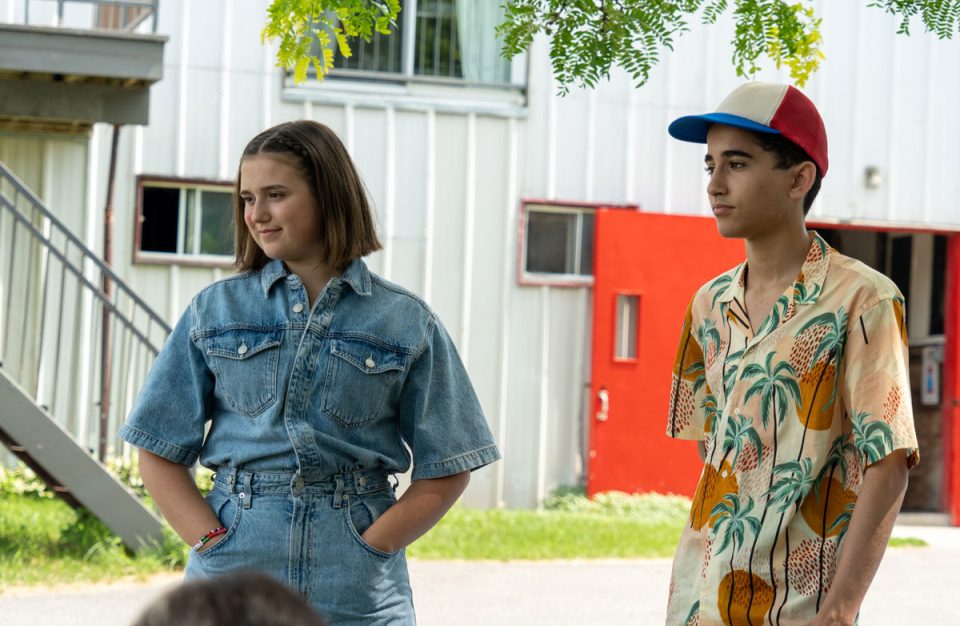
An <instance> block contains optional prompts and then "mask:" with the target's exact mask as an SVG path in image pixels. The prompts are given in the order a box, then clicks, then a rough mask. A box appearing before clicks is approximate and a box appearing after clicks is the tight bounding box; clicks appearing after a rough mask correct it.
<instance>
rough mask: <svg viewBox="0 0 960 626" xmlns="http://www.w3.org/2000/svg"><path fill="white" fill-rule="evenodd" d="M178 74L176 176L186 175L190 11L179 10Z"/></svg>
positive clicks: (185, 8)
mask: <svg viewBox="0 0 960 626" xmlns="http://www.w3.org/2000/svg"><path fill="white" fill-rule="evenodd" d="M180 18H181V21H180V29H181V31H180V42H181V46H180V76H179V81H178V83H177V85H178V89H177V163H176V172H177V176H180V177H183V176H186V169H187V71H188V69H189V68H188V64H187V60H188V59H187V57H188V55H189V54H190V11H189V9H187V7H186V6H184V7H182V10H181V11H180Z"/></svg>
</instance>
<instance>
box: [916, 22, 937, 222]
mask: <svg viewBox="0 0 960 626" xmlns="http://www.w3.org/2000/svg"><path fill="white" fill-rule="evenodd" d="M938 56H939V55H938V54H937V39H935V38H934V37H932V36H930V34H927V116H926V119H925V120H924V122H925V123H926V132H925V133H924V135H925V137H924V139H925V140H924V142H923V144H924V155H923V156H924V162H923V165H924V167H923V213H922V214H921V218H920V219H921V220H922V221H923V222H924V223H929V222H930V221H931V213H932V211H933V203H934V200H935V195H934V180H933V177H934V168H933V164H934V162H936V161H935V159H936V156H935V155H934V149H933V147H934V145H935V144H936V132H935V131H934V120H935V118H934V114H935V113H936V106H935V104H936V102H937V96H936V93H937V90H936V80H937V78H939V72H938V71H937V66H938V63H937V58H938ZM938 214H939V212H938Z"/></svg>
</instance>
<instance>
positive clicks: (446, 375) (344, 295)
mask: <svg viewBox="0 0 960 626" xmlns="http://www.w3.org/2000/svg"><path fill="white" fill-rule="evenodd" d="M208 421H209V426H210V430H209V433H208V434H207V435H206V439H205V438H204V429H205V426H206V423H207V422H208ZM120 437H122V438H123V439H124V440H126V441H128V442H130V443H131V444H133V445H135V446H137V447H139V448H144V449H146V450H149V451H150V452H153V453H155V454H157V455H159V456H162V457H164V458H166V459H169V460H171V461H174V462H176V463H182V464H184V465H192V464H193V463H194V462H195V461H196V460H197V459H198V458H199V460H200V463H202V464H203V465H205V466H206V467H209V468H212V469H217V468H221V467H228V468H230V467H232V468H243V469H247V470H253V471H273V472H294V471H298V470H299V471H302V472H311V473H315V474H321V475H332V474H336V473H339V472H344V471H351V470H355V469H358V468H380V469H382V470H383V471H385V472H387V473H394V472H405V471H406V470H407V469H409V467H410V463H411V457H410V453H409V452H408V451H407V449H406V446H407V445H408V446H409V447H410V450H411V451H412V453H413V457H412V461H413V475H412V478H413V480H418V479H421V478H437V477H441V476H447V475H450V474H456V473H458V472H462V471H465V470H472V469H476V468H478V467H481V466H483V465H486V464H487V463H491V462H493V461H495V460H497V459H498V458H500V454H499V452H498V450H497V448H496V445H495V444H494V441H493V436H492V434H491V433H490V429H489V427H488V426H487V422H486V419H485V418H484V416H483V411H482V409H481V407H480V403H479V401H478V400H477V397H476V394H475V393H474V390H473V387H472V385H471V384H470V381H469V379H468V377H467V374H466V371H465V370H464V367H463V363H462V362H461V361H460V357H459V355H458V354H457V351H456V348H455V347H454V345H453V342H452V341H451V339H450V337H449V335H448V334H447V332H446V330H445V329H444V328H443V325H442V324H441V323H440V320H439V319H438V318H437V317H436V315H435V314H434V313H433V312H432V311H431V310H430V309H429V308H428V307H427V305H426V304H424V303H423V301H421V300H420V299H419V298H417V297H416V296H414V295H413V294H411V293H409V292H408V291H406V290H404V289H402V288H400V287H398V286H396V285H394V284H392V283H390V282H388V281H386V280H383V279H382V278H380V277H379V276H376V275H375V274H372V273H371V272H370V271H369V270H368V269H367V267H366V265H365V264H364V263H363V261H361V260H359V259H358V260H355V261H354V262H353V263H352V264H351V265H350V266H349V267H348V268H347V270H346V271H345V272H344V274H343V275H342V276H340V277H337V278H334V279H333V280H331V281H330V282H329V283H328V284H327V286H326V287H325V288H324V290H323V292H322V293H321V294H320V296H319V297H318V298H317V300H316V302H315V303H314V306H313V308H312V309H311V308H310V306H309V303H308V301H307V292H306V289H305V288H304V286H303V283H302V282H301V281H300V278H299V277H297V276H296V275H292V274H289V273H288V272H287V270H286V269H285V267H284V265H283V263H281V262H280V261H271V262H269V263H268V264H267V265H266V266H265V267H264V268H263V269H262V270H260V271H259V272H246V273H244V274H240V275H237V276H233V277H230V278H226V279H224V280H221V281H219V282H217V283H214V284H213V285H211V286H209V287H207V288H206V289H204V290H203V291H201V292H200V293H199V294H198V295H197V296H196V297H195V298H194V300H193V301H192V303H191V304H190V307H189V308H188V310H187V311H186V312H185V313H184V315H183V317H182V318H181V319H180V321H179V323H178V324H177V326H176V327H175V328H174V331H173V333H172V334H171V336H170V338H169V340H168V341H167V344H166V345H165V346H164V348H163V350H162V351H161V353H160V355H159V356H158V357H157V360H156V362H155V364H154V366H153V369H152V370H151V372H150V374H149V376H148V377H147V380H146V382H145V384H144V387H143V389H142V390H141V392H140V396H139V398H138V399H137V402H136V404H135V405H134V408H133V411H132V412H131V414H130V415H129V417H128V418H127V422H126V424H124V425H123V427H122V428H121V430H120Z"/></svg>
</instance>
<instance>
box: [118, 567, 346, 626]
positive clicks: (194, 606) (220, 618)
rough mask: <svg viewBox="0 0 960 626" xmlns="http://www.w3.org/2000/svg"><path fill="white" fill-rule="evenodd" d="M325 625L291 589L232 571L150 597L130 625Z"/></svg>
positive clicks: (265, 578) (253, 574)
mask: <svg viewBox="0 0 960 626" xmlns="http://www.w3.org/2000/svg"><path fill="white" fill-rule="evenodd" d="M227 624H229V625H230V626H261V625H262V624H271V625H272V626H327V621H326V620H325V619H324V618H323V617H322V616H321V615H320V614H319V613H317V612H316V611H314V609H313V607H311V606H310V605H309V604H308V603H307V602H306V600H304V599H303V598H302V597H300V596H299V595H297V593H296V592H294V591H293V590H292V589H290V588H288V587H286V586H284V585H283V584H281V583H280V582H278V581H276V580H274V579H273V578H270V577H269V576H267V575H265V574H261V573H259V572H253V571H236V572H231V573H228V574H225V575H222V576H219V577H216V578H211V579H195V580H191V581H189V582H186V583H184V584H183V585H180V586H178V587H175V588H174V589H173V590H171V591H168V592H167V593H165V594H164V595H162V596H161V597H160V598H158V599H156V600H154V601H153V602H152V603H151V604H150V605H149V606H148V607H147V608H146V609H145V610H144V611H143V613H141V614H140V617H138V618H137V621H135V622H134V623H133V626H224V625H227Z"/></svg>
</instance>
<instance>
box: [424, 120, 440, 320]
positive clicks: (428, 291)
mask: <svg viewBox="0 0 960 626" xmlns="http://www.w3.org/2000/svg"><path fill="white" fill-rule="evenodd" d="M426 126H427V128H426V135H427V136H426V148H427V175H426V177H425V178H426V181H425V184H424V187H425V189H424V192H425V203H426V212H427V215H426V220H425V221H426V223H425V224H424V229H423V231H424V232H423V246H424V255H423V299H424V300H426V301H427V302H430V298H431V296H432V295H433V256H434V242H433V220H434V214H435V212H436V203H437V198H436V195H437V194H436V185H437V181H436V178H437V115H436V113H435V112H433V111H427V124H426Z"/></svg>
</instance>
